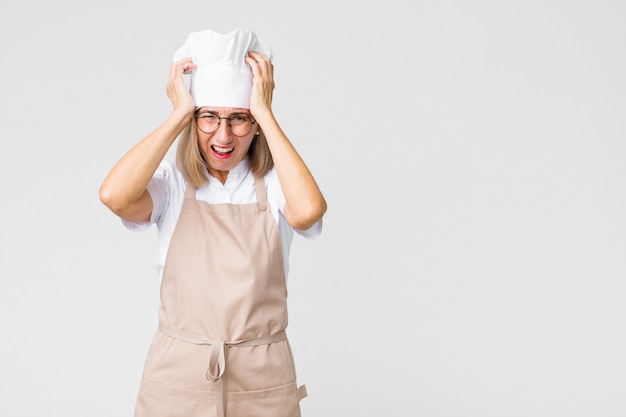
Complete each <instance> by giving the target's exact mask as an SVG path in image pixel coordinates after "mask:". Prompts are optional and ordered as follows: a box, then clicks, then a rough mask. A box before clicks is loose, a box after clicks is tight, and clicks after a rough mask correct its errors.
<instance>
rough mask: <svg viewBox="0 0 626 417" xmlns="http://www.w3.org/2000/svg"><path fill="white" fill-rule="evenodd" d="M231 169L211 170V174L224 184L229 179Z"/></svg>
mask: <svg viewBox="0 0 626 417" xmlns="http://www.w3.org/2000/svg"><path fill="white" fill-rule="evenodd" d="M229 172H230V171H216V170H212V169H210V170H209V174H211V175H212V176H213V177H215V178H217V180H218V181H219V182H221V183H222V185H223V184H226V180H227V179H228V173H229Z"/></svg>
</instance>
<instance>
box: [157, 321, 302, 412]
mask: <svg viewBox="0 0 626 417" xmlns="http://www.w3.org/2000/svg"><path fill="white" fill-rule="evenodd" d="M159 331H160V332H161V333H164V334H166V335H168V336H171V337H173V338H175V339H179V340H182V341H183V342H187V343H193V344H194V345H210V346H211V352H210V355H209V366H208V368H207V370H206V379H207V380H208V381H209V382H213V383H215V399H216V401H215V402H216V403H217V416H218V417H224V404H225V403H226V392H225V391H224V378H222V377H223V376H224V372H225V371H226V352H225V348H226V346H229V347H230V346H232V347H248V346H260V345H269V344H271V343H276V342H280V341H281V340H285V339H287V333H286V332H285V331H284V330H282V331H280V332H278V333H274V334H271V335H269V336H261V337H254V338H252V339H245V340H238V341H234V342H225V341H223V340H220V341H212V340H209V339H207V338H204V337H202V336H198V335H195V334H191V333H187V332H183V331H181V330H178V329H174V328H172V327H169V326H165V325H164V324H159ZM303 394H304V395H303V396H304V397H306V392H304V393H303ZM299 395H302V394H300V393H299Z"/></svg>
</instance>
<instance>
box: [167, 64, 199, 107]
mask: <svg viewBox="0 0 626 417" xmlns="http://www.w3.org/2000/svg"><path fill="white" fill-rule="evenodd" d="M196 67H197V66H196V64H194V63H193V60H192V59H191V58H183V59H181V60H179V61H176V62H174V63H173V64H172V66H171V67H170V75H169V79H168V81H167V96H168V97H169V99H170V100H171V101H172V104H173V105H174V110H175V111H176V110H180V111H183V112H184V113H185V114H191V113H193V111H194V110H195V109H196V105H195V103H194V101H193V98H192V97H191V94H190V93H189V88H188V87H187V85H186V84H185V81H184V80H183V74H189V73H190V72H191V71H192V70H194V69H196Z"/></svg>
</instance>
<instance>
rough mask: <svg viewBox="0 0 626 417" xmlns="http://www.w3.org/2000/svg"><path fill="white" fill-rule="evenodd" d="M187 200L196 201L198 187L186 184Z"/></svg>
mask: <svg viewBox="0 0 626 417" xmlns="http://www.w3.org/2000/svg"><path fill="white" fill-rule="evenodd" d="M185 186H186V188H185V199H186V200H195V199H196V187H194V186H193V185H191V184H189V183H186V184H185Z"/></svg>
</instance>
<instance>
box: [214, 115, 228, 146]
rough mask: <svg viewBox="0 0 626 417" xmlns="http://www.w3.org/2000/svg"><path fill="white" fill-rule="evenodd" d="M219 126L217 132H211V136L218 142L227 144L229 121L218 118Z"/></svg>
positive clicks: (225, 118)
mask: <svg viewBox="0 0 626 417" xmlns="http://www.w3.org/2000/svg"><path fill="white" fill-rule="evenodd" d="M219 119H220V121H219V124H218V125H217V130H216V131H215V132H213V136H214V137H215V138H217V139H218V140H219V141H220V142H223V143H228V142H230V140H231V134H230V126H229V123H230V119H229V118H228V117H220V118H219Z"/></svg>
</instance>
